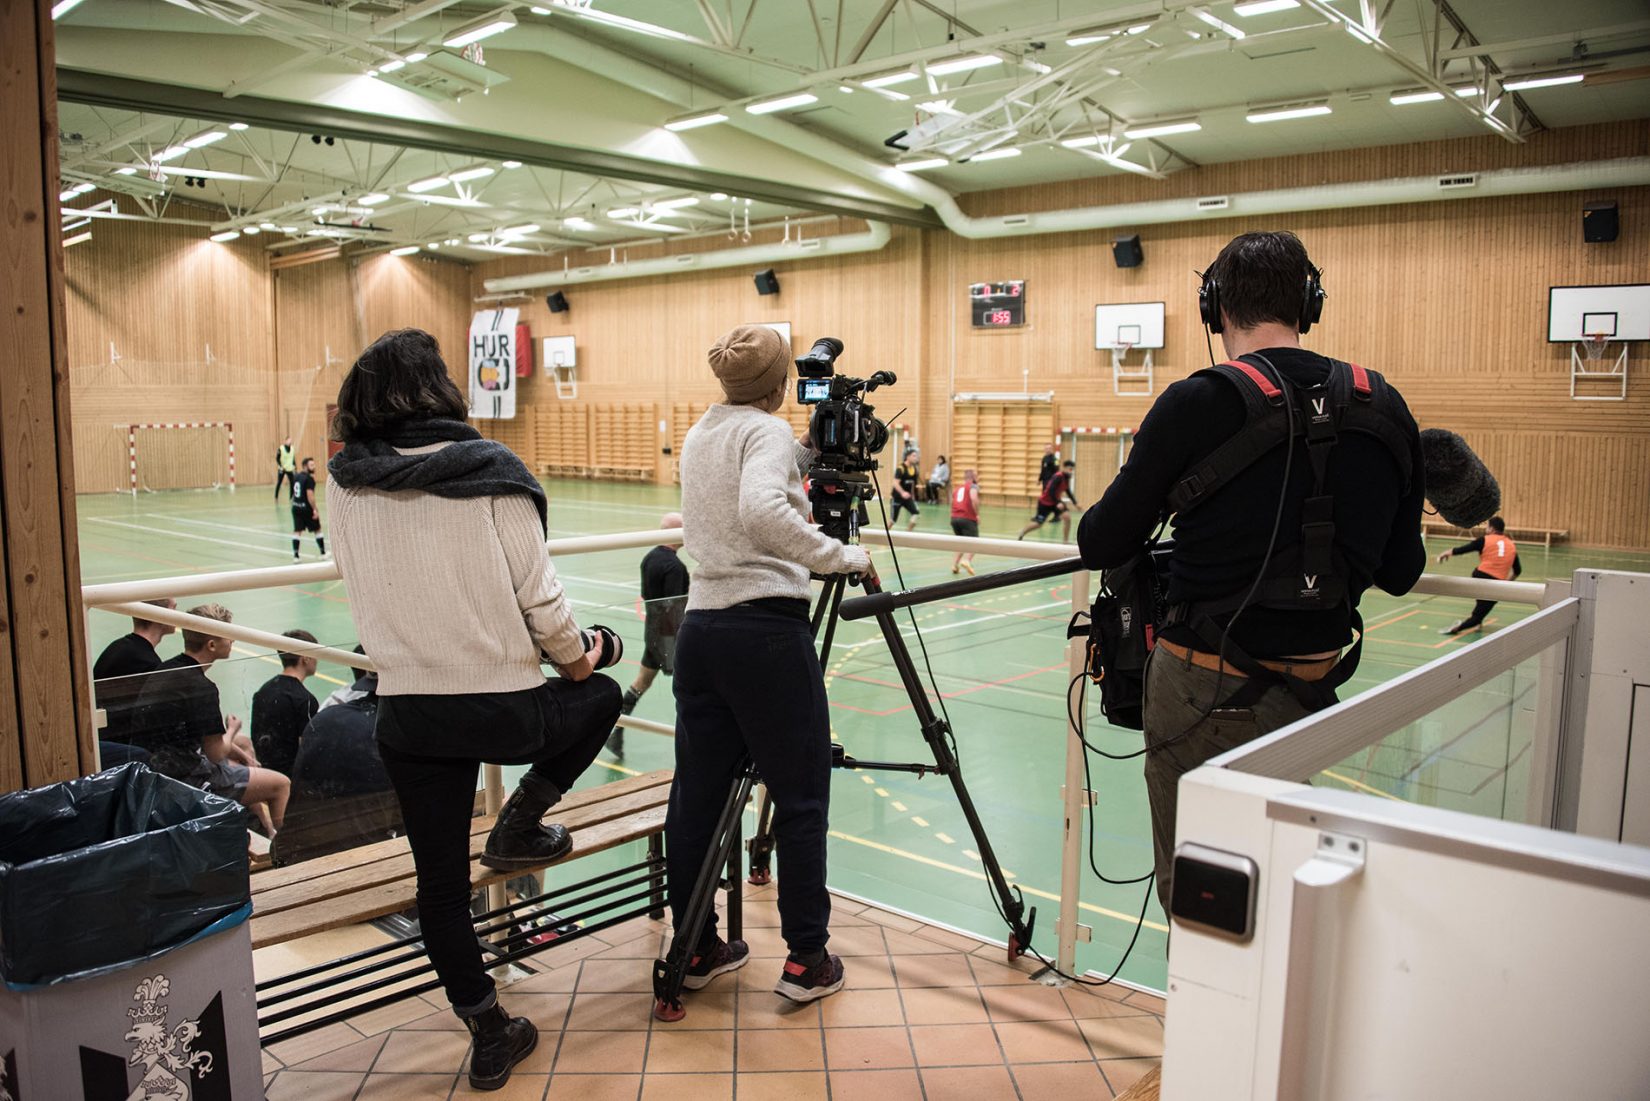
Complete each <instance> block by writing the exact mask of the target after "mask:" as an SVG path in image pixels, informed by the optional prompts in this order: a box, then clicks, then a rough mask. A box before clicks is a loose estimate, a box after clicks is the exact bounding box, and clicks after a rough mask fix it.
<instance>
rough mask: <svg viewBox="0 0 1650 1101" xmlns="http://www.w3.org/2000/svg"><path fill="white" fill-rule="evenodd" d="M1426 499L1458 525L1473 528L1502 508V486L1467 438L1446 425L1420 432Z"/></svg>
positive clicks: (1442, 514)
mask: <svg viewBox="0 0 1650 1101" xmlns="http://www.w3.org/2000/svg"><path fill="white" fill-rule="evenodd" d="M1421 458H1422V461H1423V465H1424V467H1425V470H1426V487H1427V490H1426V492H1427V500H1429V501H1431V502H1432V505H1433V507H1434V508H1436V509H1437V510H1438V515H1440V516H1442V517H1443V518H1444V519H1445V520H1448V521H1449V522H1450V523H1452V524H1454V525H1455V526H1456V527H1458V528H1472V527H1476V526H1477V525H1479V524H1482V523H1483V522H1484V521H1485V520H1488V519H1489V518H1490V517H1491V516H1494V515H1495V514H1496V513H1497V512H1498V511H1500V508H1501V487H1500V486H1499V485H1497V484H1496V481H1495V475H1493V474H1491V473H1490V470H1489V467H1487V466H1485V465H1484V461H1483V460H1482V459H1480V458H1479V457H1478V456H1477V455H1476V454H1475V453H1474V452H1473V450H1472V448H1470V447H1468V446H1467V441H1466V440H1463V439H1462V438H1461V437H1460V436H1457V435H1456V434H1455V433H1454V432H1451V431H1449V430H1448V429H1445V428H1428V429H1425V430H1423V431H1422V433H1421Z"/></svg>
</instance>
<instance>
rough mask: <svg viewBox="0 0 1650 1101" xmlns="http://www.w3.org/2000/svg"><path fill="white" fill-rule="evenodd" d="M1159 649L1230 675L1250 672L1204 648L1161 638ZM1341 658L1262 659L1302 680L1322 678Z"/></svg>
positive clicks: (1243, 674)
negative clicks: (1302, 659) (1199, 648)
mask: <svg viewBox="0 0 1650 1101" xmlns="http://www.w3.org/2000/svg"><path fill="white" fill-rule="evenodd" d="M1157 646H1158V649H1160V650H1165V651H1167V652H1168V653H1171V654H1173V655H1174V656H1175V657H1177V658H1179V659H1180V660H1181V661H1188V662H1191V663H1192V664H1193V665H1196V666H1199V667H1201V668H1204V669H1215V670H1218V671H1219V672H1221V673H1222V674H1224V675H1225V676H1228V677H1247V676H1248V674H1247V673H1245V672H1244V671H1243V670H1241V669H1239V668H1238V667H1237V666H1235V665H1233V664H1232V663H1231V662H1229V661H1221V660H1220V658H1219V656H1218V655H1215V654H1208V653H1204V652H1203V651H1202V650H1193V649H1192V648H1191V647H1189V646H1181V645H1180V644H1179V643H1175V642H1170V641H1168V640H1167V639H1159V640H1158V642H1157ZM1340 660H1341V656H1340V655H1339V654H1331V655H1330V656H1329V657H1326V658H1315V659H1312V660H1310V661H1260V664H1261V665H1264V666H1265V667H1266V668H1268V669H1272V670H1275V671H1277V672H1279V673H1287V674H1289V675H1290V676H1292V677H1298V678H1299V679H1301V680H1322V679H1323V678H1324V677H1326V676H1328V675H1329V671H1330V670H1331V669H1333V668H1335V663H1336V662H1338V661H1340Z"/></svg>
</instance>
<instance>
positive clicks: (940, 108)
mask: <svg viewBox="0 0 1650 1101" xmlns="http://www.w3.org/2000/svg"><path fill="white" fill-rule="evenodd" d="M952 102H953V101H952V100H949V99H931V100H929V101H928V102H927V103H919V104H917V110H919V111H927V112H928V113H929V114H930V115H956V116H958V117H961V115H962V112H961V111H959V110H957V109H956V108H955V107H953V106H951V104H952Z"/></svg>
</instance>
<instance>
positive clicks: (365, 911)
mask: <svg viewBox="0 0 1650 1101" xmlns="http://www.w3.org/2000/svg"><path fill="white" fill-rule="evenodd" d="M670 776H671V774H670V772H669V771H668V770H662V771H658V772H649V773H645V774H643V775H641V776H632V777H627V778H626V779H623V780H619V781H616V782H614V783H611V784H603V785H601V786H600V787H594V788H587V789H586V790H584V791H575V792H573V793H571V794H570V795H568V796H566V797H565V798H564V799H562V801H561V802H560V803H558V804H556V806H555V808H554V809H553V810H552V812H551V814H550V815H549V817H550V819H551V820H552V821H555V822H560V823H561V824H562V825H564V826H566V827H567V829H568V830H569V831H570V832H571V833H572V835H573V852H572V853H571V854H570V855H569V856H566V857H564V858H562V859H561V860H560V861H558V862H557V865H558V866H561V865H565V864H568V863H571V862H573V861H575V860H578V859H579V858H580V857H582V856H589V855H591V854H592V853H598V852H602V851H604V850H606V849H611V848H613V847H614V846H616V845H623V844H625V843H626V842H629V841H638V840H641V839H644V838H646V837H649V836H651V835H653V834H657V833H659V832H660V831H662V830H663V829H664V825H665V803H666V800H667V799H668V798H669V795H670ZM493 821H494V820H493V818H492V817H491V816H483V817H480V818H474V819H472V820H471V828H470V861H471V865H470V875H471V879H472V881H473V883H474V885H475V886H476V887H477V888H480V887H483V886H485V885H487V884H490V883H500V882H503V881H504V880H506V879H512V878H514V877H516V876H519V875H522V874H523V872H520V871H515V872H499V871H494V870H493V869H491V868H485V867H483V866H482V865H481V863H480V860H479V858H480V856H481V850H482V847H483V846H484V845H485V844H486V841H487V834H488V833H489V832H490V831H491V830H492V828H493ZM414 891H415V882H414V869H413V858H412V851H411V850H410V849H409V848H408V847H407V840H406V838H404V837H403V838H397V839H395V840H393V841H378V842H375V843H373V844H370V845H362V846H360V847H359V848H354V849H349V850H347V851H345V852H340V853H334V854H332V855H331V856H323V857H317V858H316V859H314V860H306V861H303V862H302V863H298V864H292V865H289V866H285V867H276V868H270V869H268V870H267V871H262V872H259V873H258V874H257V875H255V876H254V877H253V878H252V922H251V924H252V947H253V948H263V947H266V946H267V945H271V944H280V943H282V942H283V941H289V940H294V939H296V938H298V937H302V936H307V935H308V934H310V933H319V932H322V931H324V930H327V929H336V928H338V927H339V926H343V925H358V924H360V923H361V922H363V921H371V920H372V919H373V918H377V917H383V916H384V915H385V914H394V913H399V912H400V911H402V910H406V909H410V908H411V907H412V905H413V902H414Z"/></svg>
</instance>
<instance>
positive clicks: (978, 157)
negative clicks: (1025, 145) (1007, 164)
mask: <svg viewBox="0 0 1650 1101" xmlns="http://www.w3.org/2000/svg"><path fill="white" fill-rule="evenodd" d="M1020 152H1021V151H1020V150H1019V149H1016V148H1015V147H1014V146H1012V145H1007V146H1004V147H1003V148H1001V149H987V150H986V151H985V152H984V153H976V154H974V155H973V156H972V157H969V158H968V163H969V164H973V163H974V162H975V161H1005V160H1007V159H1008V158H1010V157H1018V156H1019V155H1020Z"/></svg>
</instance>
